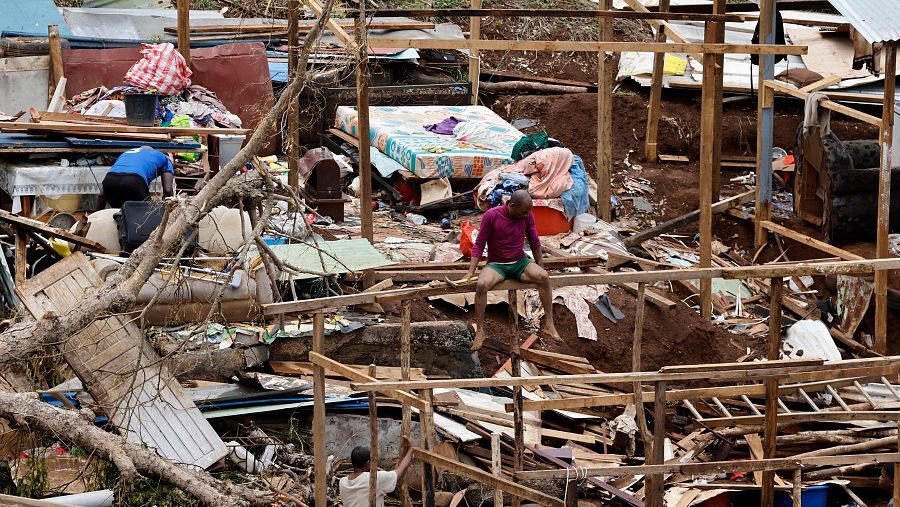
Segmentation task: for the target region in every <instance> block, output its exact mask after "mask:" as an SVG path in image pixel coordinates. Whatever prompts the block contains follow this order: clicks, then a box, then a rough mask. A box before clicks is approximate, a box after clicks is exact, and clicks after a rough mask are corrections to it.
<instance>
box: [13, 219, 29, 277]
mask: <svg viewBox="0 0 900 507" xmlns="http://www.w3.org/2000/svg"><path fill="white" fill-rule="evenodd" d="M14 229H15V231H16V287H21V286H22V284H23V283H25V278H27V276H26V275H27V274H28V257H27V254H28V235H27V234H26V233H25V229H23V228H22V227H14Z"/></svg>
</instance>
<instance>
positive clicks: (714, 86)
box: [700, 0, 724, 319]
mask: <svg viewBox="0 0 900 507" xmlns="http://www.w3.org/2000/svg"><path fill="white" fill-rule="evenodd" d="M720 4H722V5H720ZM715 6H716V7H715V8H717V9H718V8H722V9H724V0H715ZM715 37H716V30H715V29H713V28H712V27H711V26H710V24H709V23H707V27H706V34H705V39H704V40H705V41H707V42H710V41H714V40H715ZM717 67H718V59H717V58H716V55H715V54H712V53H704V54H703V98H702V102H701V110H700V115H701V117H700V267H701V268H704V267H705V268H708V267H710V266H711V265H712V203H713V186H714V183H715V172H716V171H718V168H717V167H716V145H717V144H719V143H720V139H721V137H720V134H719V131H717V130H716V125H718V124H719V122H720V121H721V120H720V119H719V117H720V116H721V115H722V99H721V96H718V95H717V94H716V92H717V90H718V89H719V88H718V87H719V86H720V81H721V80H722V71H721V69H719V68H717ZM700 315H701V316H702V317H703V318H704V319H709V318H710V317H712V280H711V279H701V280H700Z"/></svg>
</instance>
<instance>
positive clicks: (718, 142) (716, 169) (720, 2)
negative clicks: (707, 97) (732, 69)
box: [704, 0, 725, 202]
mask: <svg viewBox="0 0 900 507" xmlns="http://www.w3.org/2000/svg"><path fill="white" fill-rule="evenodd" d="M713 14H725V0H715V1H714V2H713ZM709 27H710V28H711V30H710V31H711V32H712V33H711V34H710V35H711V39H712V40H711V42H716V43H720V44H721V43H723V42H725V22H724V21H714V22H712V23H710V24H709ZM707 33H708V34H709V32H707ZM704 70H705V67H704ZM724 74H725V55H724V54H720V55H716V90H715V96H716V98H715V104H716V109H715V117H714V118H713V122H714V123H715V125H714V126H713V131H714V132H716V134H717V135H716V137H715V141H714V144H713V184H712V202H716V201H718V200H719V199H720V197H721V187H722V136H721V135H718V134H719V133H720V132H722V91H723V87H724V84H723V81H724V77H725V75H724Z"/></svg>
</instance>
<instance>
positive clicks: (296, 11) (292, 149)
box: [287, 0, 300, 192]
mask: <svg viewBox="0 0 900 507" xmlns="http://www.w3.org/2000/svg"><path fill="white" fill-rule="evenodd" d="M287 7H288V80H289V81H290V79H291V78H293V77H294V74H295V73H296V72H297V67H298V66H299V64H300V33H299V31H300V30H299V27H300V0H288V5H287ZM287 159H288V186H289V187H291V188H292V189H294V191H295V192H296V191H298V189H299V187H300V97H299V95H298V96H296V97H292V99H291V103H290V105H289V107H288V111H287Z"/></svg>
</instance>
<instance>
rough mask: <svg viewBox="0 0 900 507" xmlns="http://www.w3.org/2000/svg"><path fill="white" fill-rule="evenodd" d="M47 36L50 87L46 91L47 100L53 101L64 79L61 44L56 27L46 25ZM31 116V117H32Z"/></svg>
mask: <svg viewBox="0 0 900 507" xmlns="http://www.w3.org/2000/svg"><path fill="white" fill-rule="evenodd" d="M47 34H48V36H49V38H48V42H49V45H50V86H49V90H48V91H47V94H48V97H49V100H50V101H51V102H52V101H53V93H54V92H55V91H56V87H57V86H58V85H59V82H60V81H61V80H62V78H63V77H64V75H63V61H62V44H60V41H59V26H57V25H48V26H47ZM32 116H33V115H32Z"/></svg>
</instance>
